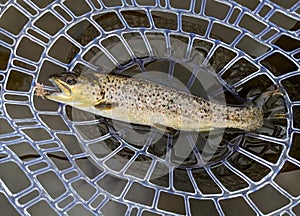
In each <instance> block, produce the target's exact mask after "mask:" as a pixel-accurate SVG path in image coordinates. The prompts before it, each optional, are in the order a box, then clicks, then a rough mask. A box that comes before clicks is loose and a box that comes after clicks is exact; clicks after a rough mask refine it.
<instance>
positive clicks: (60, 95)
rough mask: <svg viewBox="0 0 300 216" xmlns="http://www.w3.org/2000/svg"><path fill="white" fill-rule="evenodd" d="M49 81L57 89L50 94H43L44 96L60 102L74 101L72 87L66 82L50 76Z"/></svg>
mask: <svg viewBox="0 0 300 216" xmlns="http://www.w3.org/2000/svg"><path fill="white" fill-rule="evenodd" d="M49 81H50V82H51V83H52V84H53V85H54V86H55V87H57V88H58V89H59V91H56V92H52V93H50V94H47V95H45V97H46V98H47V99H49V100H53V101H57V102H60V103H68V102H71V101H72V100H73V101H74V97H73V94H72V87H71V86H69V85H68V84H67V83H65V82H63V81H61V80H60V79H58V78H55V77H53V78H50V79H49Z"/></svg>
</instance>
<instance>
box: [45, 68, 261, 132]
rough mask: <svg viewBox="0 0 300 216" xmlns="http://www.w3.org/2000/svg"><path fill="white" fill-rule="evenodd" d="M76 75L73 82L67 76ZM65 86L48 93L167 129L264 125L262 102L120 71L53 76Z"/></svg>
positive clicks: (99, 112) (117, 117) (78, 105)
mask: <svg viewBox="0 0 300 216" xmlns="http://www.w3.org/2000/svg"><path fill="white" fill-rule="evenodd" d="M68 76H72V79H75V81H74V83H73V84H68V82H69V81H68V80H67V78H66V77H68ZM50 80H51V81H52V82H53V83H54V84H55V85H56V86H58V87H59V88H60V89H61V91H62V92H60V93H58V92H56V93H52V94H50V95H47V96H46V97H47V98H48V99H51V100H55V101H58V102H61V103H65V104H69V105H71V106H74V107H76V108H78V109H81V110H85V111H88V112H91V113H94V114H97V115H101V116H103V117H108V118H112V119H115V120H120V121H124V122H129V123H135V124H142V125H149V126H153V127H156V128H158V129H161V130H163V129H164V128H171V129H176V130H185V131H209V130H211V129H214V128H225V127H230V128H238V129H242V130H254V129H256V128H259V127H261V126H262V122H263V111H262V109H261V108H259V107H235V106H228V105H225V104H219V103H217V102H214V101H211V100H206V99H204V98H202V97H198V96H194V95H192V94H190V93H187V92H183V91H179V90H177V89H173V88H171V87H167V86H164V85H161V84H158V83H155V82H153V81H150V80H144V79H141V78H135V77H127V76H123V75H116V74H101V73H97V74H92V76H90V77H89V76H83V75H81V76H79V77H75V76H74V75H70V74H66V75H64V76H62V75H60V76H53V77H52V78H51V79H50Z"/></svg>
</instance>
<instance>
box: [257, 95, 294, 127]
mask: <svg viewBox="0 0 300 216" xmlns="http://www.w3.org/2000/svg"><path fill="white" fill-rule="evenodd" d="M252 106H254V107H259V108H261V109H262V110H263V115H264V117H263V126H264V127H265V128H272V129H274V128H275V127H277V128H278V127H280V128H283V127H285V126H286V123H284V122H285V121H284V120H286V119H287V117H288V116H287V109H286V105H285V100H284V95H283V94H282V93H281V92H280V91H279V89H268V90H267V91H265V92H264V93H262V94H260V95H259V96H257V97H255V98H254V99H253V100H252Z"/></svg>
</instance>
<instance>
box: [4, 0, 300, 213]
mask: <svg viewBox="0 0 300 216" xmlns="http://www.w3.org/2000/svg"><path fill="white" fill-rule="evenodd" d="M0 14H1V18H0V92H1V99H0V179H1V181H0V196H1V197H0V206H1V211H2V213H3V212H4V214H3V215H18V214H19V215H41V214H46V215H57V214H58V215H63V214H66V215H101V214H103V215H199V214H200V213H201V215H202V214H203V215H240V214H243V215H256V214H258V215H263V214H272V215H273V214H274V215H278V214H283V215H299V214H300V205H299V195H300V187H299V185H298V184H299V182H298V180H299V177H300V173H299V166H300V157H299V149H300V134H299V132H300V129H299V128H300V120H299V119H300V106H299V105H300V102H299V101H300V96H299V83H300V75H299V74H300V71H299V66H300V63H299V59H300V41H299V32H300V30H299V27H300V22H299V19H300V2H299V1H297V0H290V1H279V0H272V1H269V0H265V1H258V0H251V1H244V0H236V1H215V0H185V1H179V0H116V1H108V0H102V1H101V0H76V1H74V0H66V1H53V0H41V1H38V0H31V1H30V0H25V1H21V0H15V1H7V0H1V1H0ZM207 65H209V68H208V69H207V70H208V71H210V72H211V74H213V75H214V77H216V78H217V80H218V82H219V83H221V86H223V87H224V88H221V89H219V88H214V86H213V85H212V86H210V87H211V89H212V91H210V92H212V95H213V96H215V97H217V96H218V95H219V94H220V92H221V93H222V94H223V93H224V94H225V96H226V98H228V99H229V100H231V102H232V103H235V102H236V103H238V102H241V101H242V100H243V99H245V98H249V97H251V96H253V95H255V94H259V93H262V92H264V91H266V90H268V89H270V88H271V87H272V86H276V88H278V89H279V91H280V92H281V93H282V95H278V96H276V97H275V99H274V100H273V101H269V102H268V103H269V104H268V106H270V107H271V108H272V110H273V112H277V111H276V107H281V108H280V109H279V111H281V112H282V111H283V114H284V115H283V116H284V117H283V118H281V119H280V120H278V119H275V120H274V121H271V123H270V124H269V125H266V126H264V127H263V128H261V129H259V130H258V131H256V132H251V133H250V132H249V133H245V132H234V133H230V131H229V132H225V134H224V136H223V138H222V141H221V144H220V145H217V146H214V144H213V143H212V144H210V148H214V152H215V154H213V156H212V157H211V158H210V159H209V160H208V161H207V163H205V164H204V163H201V162H200V161H201V157H204V156H205V153H209V149H208V148H207V145H208V144H207V142H206V135H205V134H204V135H203V134H202V135H201V136H197V138H195V136H194V134H193V133H187V134H185V135H183V136H180V138H178V137H176V135H172V134H165V135H163V136H159V137H157V133H156V132H153V131H152V132H149V131H147V128H146V129H145V128H139V127H137V128H135V127H134V126H131V127H130V128H129V129H128V124H124V123H121V122H119V123H115V124H112V123H111V120H109V119H104V118H102V117H100V116H95V115H92V114H88V113H84V112H82V111H80V110H76V109H75V108H72V107H69V106H66V105H64V104H59V103H55V102H52V101H50V100H47V99H43V98H42V97H38V96H36V95H35V87H36V85H37V83H42V84H43V85H44V87H45V89H46V90H53V89H54V87H53V86H52V85H51V83H50V82H49V81H48V77H49V76H50V75H52V74H54V73H59V72H64V71H75V72H78V73H84V72H85V71H87V70H88V71H95V72H101V71H108V72H109V71H119V72H122V73H128V74H130V73H139V72H145V71H161V72H164V73H165V74H166V75H167V77H175V78H177V79H178V80H180V82H181V83H183V84H184V86H186V88H188V89H189V90H190V91H191V92H192V93H194V94H197V93H198V91H199V89H200V84H199V83H198V82H197V79H196V76H195V74H196V73H197V71H198V70H199V67H202V68H203V67H204V66H207ZM199 95H203V94H201V92H200V93H199ZM230 95H231V96H230ZM232 95H233V96H232ZM281 114H282V113H281ZM145 130H146V132H145ZM132 131H134V132H132ZM175 142H176V146H177V147H178V148H174V146H173V144H174V143H175ZM195 143H196V144H195ZM187 149H188V150H187ZM185 151H189V153H188V156H187V154H183V153H182V152H185ZM182 155H184V156H185V157H184V158H183V156H182ZM202 159H203V158H202ZM2 213H1V214H2Z"/></svg>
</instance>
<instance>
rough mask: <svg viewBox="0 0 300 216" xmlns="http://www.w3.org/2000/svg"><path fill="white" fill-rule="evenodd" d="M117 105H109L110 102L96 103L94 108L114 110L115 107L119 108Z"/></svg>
mask: <svg viewBox="0 0 300 216" xmlns="http://www.w3.org/2000/svg"><path fill="white" fill-rule="evenodd" d="M117 105H118V104H117V103H109V102H105V101H99V102H98V103H96V104H95V105H94V106H95V108H97V109H100V110H111V109H114V108H115V107H117Z"/></svg>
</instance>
